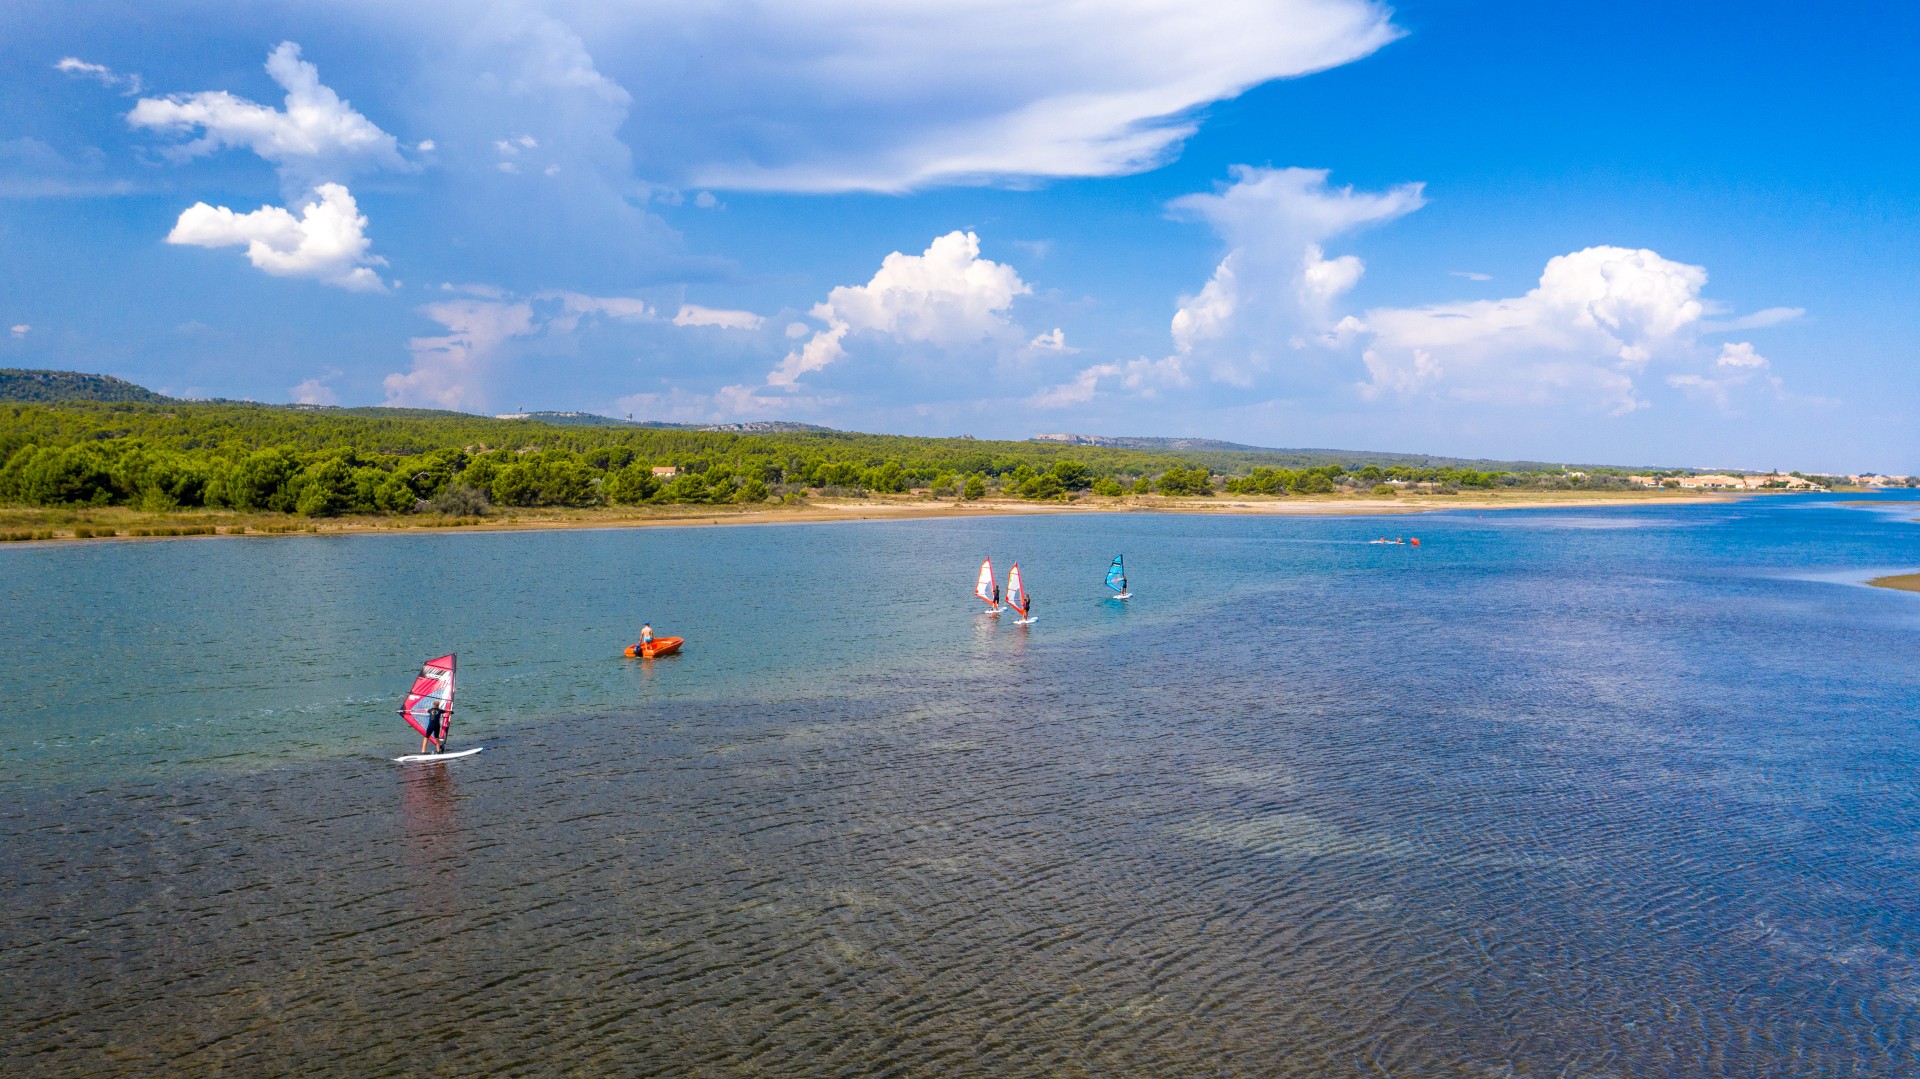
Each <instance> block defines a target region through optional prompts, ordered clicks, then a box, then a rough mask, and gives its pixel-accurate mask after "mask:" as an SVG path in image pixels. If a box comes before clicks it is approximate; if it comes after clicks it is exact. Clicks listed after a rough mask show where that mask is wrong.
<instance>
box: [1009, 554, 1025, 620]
mask: <svg viewBox="0 0 1920 1079" xmlns="http://www.w3.org/2000/svg"><path fill="white" fill-rule="evenodd" d="M1007 606H1009V607H1012V608H1013V609H1014V610H1016V611H1019V612H1020V617H1022V618H1025V617H1026V616H1027V589H1026V586H1025V585H1023V584H1021V583H1020V563H1018V562H1015V563H1014V564H1013V568H1012V569H1010V570H1008V571H1007Z"/></svg>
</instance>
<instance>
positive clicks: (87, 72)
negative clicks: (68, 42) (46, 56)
mask: <svg viewBox="0 0 1920 1079" xmlns="http://www.w3.org/2000/svg"><path fill="white" fill-rule="evenodd" d="M53 67H54V70H56V71H60V72H64V73H66V74H68V75H73V76H76V77H78V78H83V79H92V80H93V81H95V82H97V83H99V84H100V85H102V86H104V87H106V88H107V89H109V90H118V91H120V92H121V93H123V94H137V93H139V92H140V90H141V88H142V84H141V81H140V76H139V74H138V73H135V72H128V73H127V74H124V75H122V74H120V73H119V72H116V71H114V70H113V69H112V68H110V67H108V66H107V65H105V64H90V63H88V62H87V61H85V60H82V59H80V58H79V57H77V56H63V57H61V58H60V62H59V63H56V64H54V65H53Z"/></svg>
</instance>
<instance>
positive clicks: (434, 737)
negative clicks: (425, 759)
mask: <svg viewBox="0 0 1920 1079" xmlns="http://www.w3.org/2000/svg"><path fill="white" fill-rule="evenodd" d="M446 715H447V710H446V709H444V708H442V707H440V702H439V701H435V702H433V704H432V705H430V706H428V708H427V732H426V734H424V735H422V736H421V738H420V752H422V753H425V752H426V751H427V743H429V742H431V743H433V751H434V752H435V753H438V752H440V750H441V748H442V744H443V743H444V742H445V741H446V736H445V735H444V734H442V733H441V729H442V727H443V726H445V724H443V723H442V722H441V721H442V720H444V719H445V718H446Z"/></svg>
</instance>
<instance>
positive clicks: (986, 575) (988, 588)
mask: <svg viewBox="0 0 1920 1079" xmlns="http://www.w3.org/2000/svg"><path fill="white" fill-rule="evenodd" d="M993 593H994V587H993V559H991V558H983V559H981V560H980V581H979V583H977V584H975V585H974V586H973V594H974V596H975V597H976V598H978V599H979V600H980V602H982V603H984V604H986V605H987V606H989V607H992V608H993V609H994V610H996V611H997V610H999V609H1000V607H999V601H998V600H996V599H994V598H993Z"/></svg>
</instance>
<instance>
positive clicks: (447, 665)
mask: <svg viewBox="0 0 1920 1079" xmlns="http://www.w3.org/2000/svg"><path fill="white" fill-rule="evenodd" d="M435 704H438V705H439V706H440V710H441V716H440V744H441V745H443V746H444V745H446V743H447V738H448V735H450V734H451V733H452V732H453V657H452V656H450V655H448V656H441V657H440V658H439V659H430V660H428V661H426V662H425V663H422V664H421V665H420V673H419V674H418V675H416V676H415V677H414V679H413V688H412V689H411V690H408V691H407V698H406V701H405V703H403V704H402V705H401V706H400V717H401V718H402V719H404V720H406V721H407V725H408V726H410V727H412V728H413V729H414V730H416V731H419V732H420V734H421V736H422V737H425V736H426V733H427V724H428V723H429V722H430V720H429V717H428V715H427V713H428V712H429V711H430V710H432V708H433V706H434V705H435Z"/></svg>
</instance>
